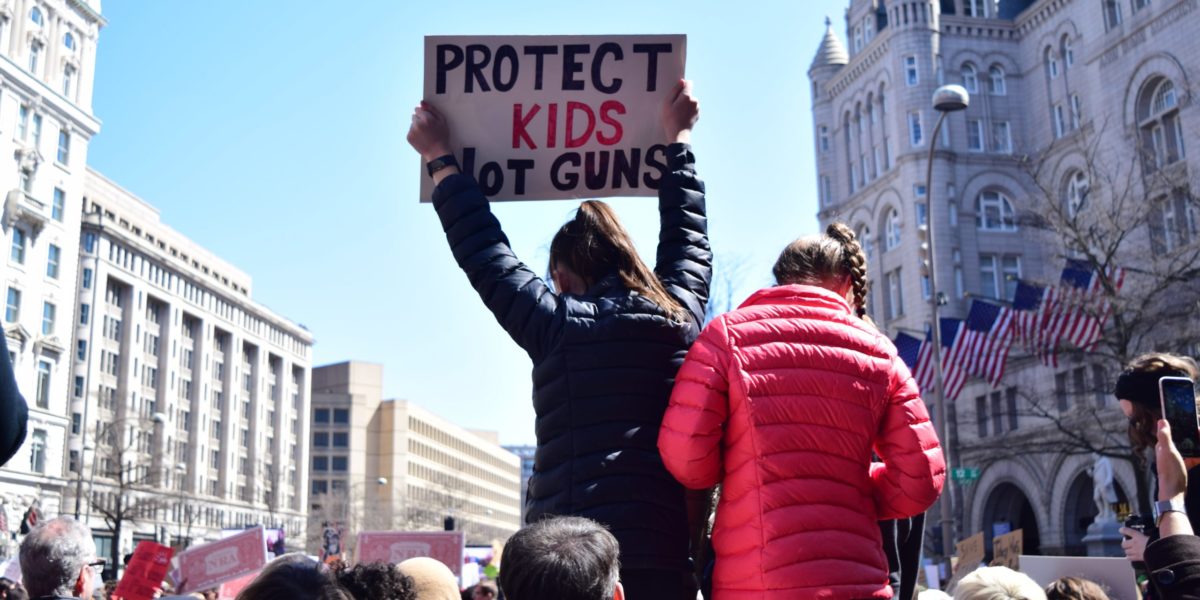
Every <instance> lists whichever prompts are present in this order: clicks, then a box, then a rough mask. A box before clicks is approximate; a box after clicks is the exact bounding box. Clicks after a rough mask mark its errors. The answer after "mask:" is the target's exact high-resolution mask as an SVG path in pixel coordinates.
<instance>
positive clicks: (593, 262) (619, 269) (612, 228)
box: [549, 200, 686, 320]
mask: <svg viewBox="0 0 1200 600" xmlns="http://www.w3.org/2000/svg"><path fill="white" fill-rule="evenodd" d="M549 266H550V270H551V271H553V270H554V269H555V268H556V267H558V266H564V267H567V268H568V269H570V270H572V271H574V272H575V274H576V275H579V276H580V277H581V278H582V279H583V281H584V283H585V284H587V285H588V286H591V285H592V284H594V283H596V282H597V281H599V280H600V279H602V278H604V277H606V276H608V275H612V274H616V275H617V276H618V277H620V278H621V283H623V284H624V285H625V287H627V288H629V289H630V290H633V291H635V292H637V293H639V294H641V295H642V296H645V297H646V298H647V299H649V300H650V301H651V302H654V303H655V304H657V305H658V306H659V308H661V309H663V310H664V311H666V312H667V314H668V315H670V317H671V318H672V319H676V320H679V319H683V318H684V316H685V315H686V312H685V311H684V309H683V305H681V304H680V303H679V301H678V300H676V299H675V298H674V297H673V296H671V294H669V293H667V288H666V287H664V286H663V284H662V282H661V281H659V280H658V276H657V275H655V274H654V271H651V270H650V268H649V267H647V266H646V263H644V262H642V259H641V257H639V256H638V253H637V249H636V248H634V246H633V240H632V239H631V238H630V237H629V233H627V232H626V231H625V228H624V227H622V226H621V221H620V220H619V219H618V218H617V213H616V211H614V210H613V209H612V207H610V206H609V205H607V204H605V203H603V202H601V201H599V200H587V201H585V202H583V203H582V204H580V205H579V210H577V211H575V218H573V219H571V220H570V221H567V222H566V223H563V226H562V227H560V228H559V230H558V233H556V234H554V239H553V240H552V241H551V242H550V265H549Z"/></svg>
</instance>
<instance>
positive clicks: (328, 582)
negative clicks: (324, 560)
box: [237, 554, 354, 600]
mask: <svg viewBox="0 0 1200 600" xmlns="http://www.w3.org/2000/svg"><path fill="white" fill-rule="evenodd" d="M237 600H354V598H353V597H352V596H351V595H350V593H349V592H347V591H346V590H344V589H342V587H341V586H340V585H338V583H337V579H336V578H335V577H334V575H333V573H332V572H331V571H329V570H328V569H326V568H325V566H324V565H322V564H321V563H318V562H316V561H314V560H312V559H310V558H308V557H307V556H304V555H303V554H285V555H283V556H280V557H279V558H276V559H275V560H273V561H271V562H270V563H268V564H267V566H266V567H265V568H263V570H262V573H259V575H258V577H256V578H255V579H254V581H252V582H250V585H248V586H246V587H245V588H243V589H242V591H241V592H240V593H238V595H237Z"/></svg>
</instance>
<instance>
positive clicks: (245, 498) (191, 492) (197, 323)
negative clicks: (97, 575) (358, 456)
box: [60, 170, 313, 556]
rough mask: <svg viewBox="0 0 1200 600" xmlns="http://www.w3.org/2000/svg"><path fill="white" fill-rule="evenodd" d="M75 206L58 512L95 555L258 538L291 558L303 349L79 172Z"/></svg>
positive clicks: (190, 253) (189, 249)
mask: <svg viewBox="0 0 1200 600" xmlns="http://www.w3.org/2000/svg"><path fill="white" fill-rule="evenodd" d="M83 194H84V199H83V211H82V219H83V222H82V234H81V236H80V240H81V241H80V244H79V248H78V255H77V256H76V257H74V258H73V262H77V263H78V266H79V277H78V280H79V283H78V286H77V290H76V297H75V299H74V304H75V314H76V316H75V317H74V318H73V319H72V321H71V322H69V323H64V325H65V329H66V332H68V333H69V335H70V338H71V339H73V343H72V344H71V346H70V348H69V351H68V352H67V358H68V362H67V366H68V368H69V371H70V380H69V381H68V385H67V386H66V390H65V393H63V394H62V396H64V397H65V399H66V400H67V401H68V403H69V412H68V413H67V414H68V417H69V418H68V421H69V423H70V434H71V435H70V442H69V444H68V445H67V446H66V447H67V456H66V461H65V469H66V473H67V477H68V478H69V481H68V484H67V486H66V487H67V489H66V491H65V493H64V497H65V499H66V504H65V505H64V506H63V507H62V508H61V511H60V512H62V513H72V512H75V513H76V514H79V515H81V516H82V517H84V518H86V520H87V523H88V525H90V526H91V527H92V530H93V532H94V533H95V536H96V538H97V541H98V542H99V545H100V553H101V555H102V556H108V555H110V554H111V555H114V556H120V555H121V554H122V553H124V552H130V551H132V548H133V543H135V542H136V541H138V540H142V539H153V540H158V541H160V542H165V541H167V540H171V541H172V542H173V543H179V542H182V543H184V544H187V543H198V542H203V541H211V540H215V539H218V538H219V537H220V532H221V530H222V529H227V528H240V527H244V526H248V525H258V524H262V525H266V526H267V527H272V528H282V529H284V530H285V532H286V533H287V535H289V536H291V538H292V539H291V541H292V543H294V544H297V545H299V544H300V543H301V542H300V540H302V539H303V536H304V528H305V525H306V520H305V518H304V516H305V513H306V507H307V492H308V488H307V485H305V482H306V481H307V479H308V472H307V465H308V458H307V457H308V418H307V415H308V414H309V412H308V405H309V392H308V390H309V377H310V374H311V349H312V341H313V340H312V336H311V335H310V334H309V332H308V331H307V330H306V329H305V328H304V327H302V326H300V325H297V324H295V323H293V322H291V321H288V320H287V319H285V318H283V317H281V316H279V315H277V314H276V313H274V312H272V311H271V310H270V309H268V308H267V307H265V306H263V305H261V304H259V303H257V302H255V301H254V300H253V298H252V296H251V288H252V282H251V279H250V277H249V276H248V275H246V274H245V273H243V272H242V271H240V270H238V269H237V268H236V267H234V266H232V265H230V264H229V263H227V262H225V261H223V260H221V259H220V258H218V257H216V256H214V255H213V254H212V253H211V252H209V251H207V250H205V249H204V248H203V247H201V246H199V245H197V244H196V243H194V242H192V241H191V240H189V239H187V238H186V237H184V236H183V235H181V234H180V233H178V232H176V231H175V230H173V229H171V228H170V227H168V226H166V225H165V224H163V223H162V222H161V220H160V218H159V214H158V211H157V210H156V209H155V208H154V207H153V206H151V205H149V204H147V203H146V202H144V201H142V200H141V199H139V198H137V197H135V196H134V195H132V194H131V193H129V192H128V191H126V190H124V189H122V188H120V187H119V186H117V185H116V184H115V183H113V182H111V181H109V180H108V179H106V178H104V177H103V176H102V175H100V174H99V173H96V172H94V171H90V170H89V171H87V172H86V173H85V185H84V189H83ZM113 545H116V548H115V549H114V548H113Z"/></svg>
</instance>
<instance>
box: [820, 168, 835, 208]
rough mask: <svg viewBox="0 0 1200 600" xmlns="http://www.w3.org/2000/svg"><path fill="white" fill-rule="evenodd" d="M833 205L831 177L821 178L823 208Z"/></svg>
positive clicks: (824, 176)
mask: <svg viewBox="0 0 1200 600" xmlns="http://www.w3.org/2000/svg"><path fill="white" fill-rule="evenodd" d="M830 204H833V190H832V189H831V188H830V183H829V176H828V175H822V176H821V206H822V207H826V206H829V205H830Z"/></svg>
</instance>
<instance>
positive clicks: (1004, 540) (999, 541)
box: [992, 529, 1025, 571]
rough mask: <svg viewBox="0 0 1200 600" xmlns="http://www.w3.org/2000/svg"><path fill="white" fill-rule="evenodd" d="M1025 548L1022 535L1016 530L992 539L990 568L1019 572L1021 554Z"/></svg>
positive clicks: (1020, 531)
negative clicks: (1006, 568) (1005, 568)
mask: <svg viewBox="0 0 1200 600" xmlns="http://www.w3.org/2000/svg"><path fill="white" fill-rule="evenodd" d="M1024 548H1025V539H1024V533H1023V532H1022V530H1020V529H1018V530H1016V531H1014V532H1012V533H1006V534H1004V535H998V536H996V537H995V538H993V539H992V566H993V567H1008V568H1010V569H1012V570H1014V571H1020V570H1021V552H1022V551H1023V550H1024Z"/></svg>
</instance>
